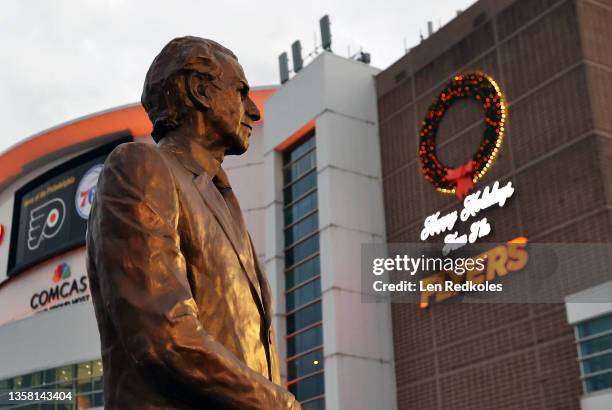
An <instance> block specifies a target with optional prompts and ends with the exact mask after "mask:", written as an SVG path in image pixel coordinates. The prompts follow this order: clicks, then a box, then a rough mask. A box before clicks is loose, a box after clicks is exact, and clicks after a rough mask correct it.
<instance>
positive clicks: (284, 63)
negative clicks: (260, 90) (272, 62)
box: [278, 52, 289, 84]
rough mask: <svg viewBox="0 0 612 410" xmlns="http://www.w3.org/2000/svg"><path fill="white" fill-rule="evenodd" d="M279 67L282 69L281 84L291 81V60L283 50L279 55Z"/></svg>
mask: <svg viewBox="0 0 612 410" xmlns="http://www.w3.org/2000/svg"><path fill="white" fill-rule="evenodd" d="M278 68H279V70H280V82H281V84H285V83H286V82H287V81H289V61H288V58H287V53H285V52H283V53H282V54H281V55H279V56H278Z"/></svg>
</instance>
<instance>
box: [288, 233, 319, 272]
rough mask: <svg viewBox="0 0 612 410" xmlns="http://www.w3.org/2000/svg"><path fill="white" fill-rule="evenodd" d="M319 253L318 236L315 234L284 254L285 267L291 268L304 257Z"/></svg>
mask: <svg viewBox="0 0 612 410" xmlns="http://www.w3.org/2000/svg"><path fill="white" fill-rule="evenodd" d="M318 251H319V234H315V235H313V236H311V237H310V238H308V239H305V240H304V241H302V242H300V243H298V244H297V245H295V246H293V247H292V248H289V249H288V250H287V251H286V252H285V265H286V266H292V265H295V264H296V263H297V262H299V261H301V260H302V259H305V258H306V257H308V256H310V255H312V254H313V253H317V252H318Z"/></svg>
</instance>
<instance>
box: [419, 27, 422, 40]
mask: <svg viewBox="0 0 612 410" xmlns="http://www.w3.org/2000/svg"><path fill="white" fill-rule="evenodd" d="M419 38H420V39H421V43H422V42H423V30H421V29H419Z"/></svg>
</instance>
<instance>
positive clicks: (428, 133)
mask: <svg viewBox="0 0 612 410" xmlns="http://www.w3.org/2000/svg"><path fill="white" fill-rule="evenodd" d="M462 99H471V100H475V101H476V102H477V103H479V104H481V106H482V110H483V115H484V126H485V130H484V133H483V136H482V142H481V144H480V146H479V147H478V149H477V150H476V151H475V152H474V154H473V155H472V156H471V157H470V158H469V159H468V160H467V162H466V163H465V164H463V165H461V166H459V167H457V168H449V167H447V166H445V165H444V164H443V163H442V162H441V161H440V159H439V158H438V155H437V146H436V136H437V131H438V128H439V126H440V123H441V121H442V118H443V117H444V114H445V113H446V111H447V110H448V109H449V108H450V107H451V106H452V104H453V103H455V102H456V101H459V100H462ZM506 119H507V108H506V102H505V99H504V95H503V93H502V91H501V89H500V87H499V85H498V84H497V82H496V81H495V80H494V79H493V78H492V77H491V76H489V75H487V74H485V73H481V72H470V73H465V74H457V75H456V76H454V77H453V78H452V79H451V81H450V82H449V83H448V85H447V86H446V88H444V90H442V91H441V92H440V94H439V95H438V97H437V98H436V100H435V101H434V102H433V104H432V105H431V106H430V107H429V109H428V110H427V114H426V115H425V118H424V119H423V121H422V124H421V125H422V127H421V132H420V136H419V138H420V143H419V157H420V159H421V167H422V170H423V175H424V176H425V179H426V180H428V181H429V182H431V183H432V184H433V185H434V186H435V187H436V189H437V190H438V191H439V192H442V193H445V194H455V195H456V196H457V197H458V198H459V199H463V198H464V197H465V196H466V195H467V194H469V193H470V192H471V191H472V189H473V188H474V184H475V183H476V182H477V181H478V180H479V179H480V178H482V177H483V176H484V175H485V173H486V172H487V171H488V170H489V168H490V167H491V165H492V164H493V161H494V160H495V158H496V157H497V155H498V153H499V150H500V148H501V145H502V141H503V138H504V132H505V127H506Z"/></svg>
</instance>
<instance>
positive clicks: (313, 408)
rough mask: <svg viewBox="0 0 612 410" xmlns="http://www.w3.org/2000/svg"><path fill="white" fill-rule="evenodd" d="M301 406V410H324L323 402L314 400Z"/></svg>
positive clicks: (322, 400)
mask: <svg viewBox="0 0 612 410" xmlns="http://www.w3.org/2000/svg"><path fill="white" fill-rule="evenodd" d="M301 404H302V410H325V400H324V399H323V398H321V399H315V400H310V401H307V402H306V403H301Z"/></svg>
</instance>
